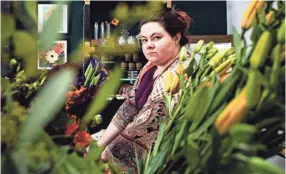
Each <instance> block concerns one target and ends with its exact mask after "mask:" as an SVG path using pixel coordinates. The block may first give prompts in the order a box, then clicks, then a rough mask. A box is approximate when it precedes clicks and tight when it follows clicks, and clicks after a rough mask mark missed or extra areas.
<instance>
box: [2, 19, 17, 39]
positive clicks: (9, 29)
mask: <svg viewBox="0 0 286 174" xmlns="http://www.w3.org/2000/svg"><path fill="white" fill-rule="evenodd" d="M14 32H15V21H14V19H13V17H12V16H9V15H4V14H1V37H2V38H1V42H2V44H3V43H4V41H5V40H6V39H8V38H9V37H10V36H11V35H12V34H13V33H14Z"/></svg>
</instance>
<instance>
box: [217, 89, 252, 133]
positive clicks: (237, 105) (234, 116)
mask: <svg viewBox="0 0 286 174" xmlns="http://www.w3.org/2000/svg"><path fill="white" fill-rule="evenodd" d="M247 113H248V107H247V99H246V88H244V89H243V90H242V91H241V93H240V94H239V95H238V96H237V97H235V98H234V99H233V100H231V102H230V103H229V104H228V105H227V106H226V107H225V109H224V110H223V111H222V112H221V113H220V115H219V116H218V117H217V119H216V122H215V126H216V128H217V130H218V132H219V133H220V134H225V133H227V132H228V131H229V129H230V128H231V127H232V126H233V125H234V124H236V123H239V122H241V121H242V120H243V119H244V118H245V116H246V115H247Z"/></svg>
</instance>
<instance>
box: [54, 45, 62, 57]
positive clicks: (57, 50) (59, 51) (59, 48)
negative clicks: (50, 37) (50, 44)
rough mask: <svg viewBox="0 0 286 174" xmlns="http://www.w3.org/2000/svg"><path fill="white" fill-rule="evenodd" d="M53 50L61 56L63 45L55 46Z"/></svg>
mask: <svg viewBox="0 0 286 174" xmlns="http://www.w3.org/2000/svg"><path fill="white" fill-rule="evenodd" d="M53 50H54V51H55V52H56V53H57V54H58V55H61V53H62V52H63V49H62V47H61V45H59V44H57V45H55V46H54V48H53Z"/></svg>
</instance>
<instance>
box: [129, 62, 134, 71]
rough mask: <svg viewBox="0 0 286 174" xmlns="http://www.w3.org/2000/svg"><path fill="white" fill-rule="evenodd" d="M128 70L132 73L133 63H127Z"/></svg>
mask: <svg viewBox="0 0 286 174" xmlns="http://www.w3.org/2000/svg"><path fill="white" fill-rule="evenodd" d="M128 69H129V71H134V70H135V63H134V62H129V63H128Z"/></svg>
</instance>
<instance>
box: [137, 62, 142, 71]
mask: <svg viewBox="0 0 286 174" xmlns="http://www.w3.org/2000/svg"><path fill="white" fill-rule="evenodd" d="M141 69H142V63H141V62H136V70H137V71H140V70H141Z"/></svg>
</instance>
